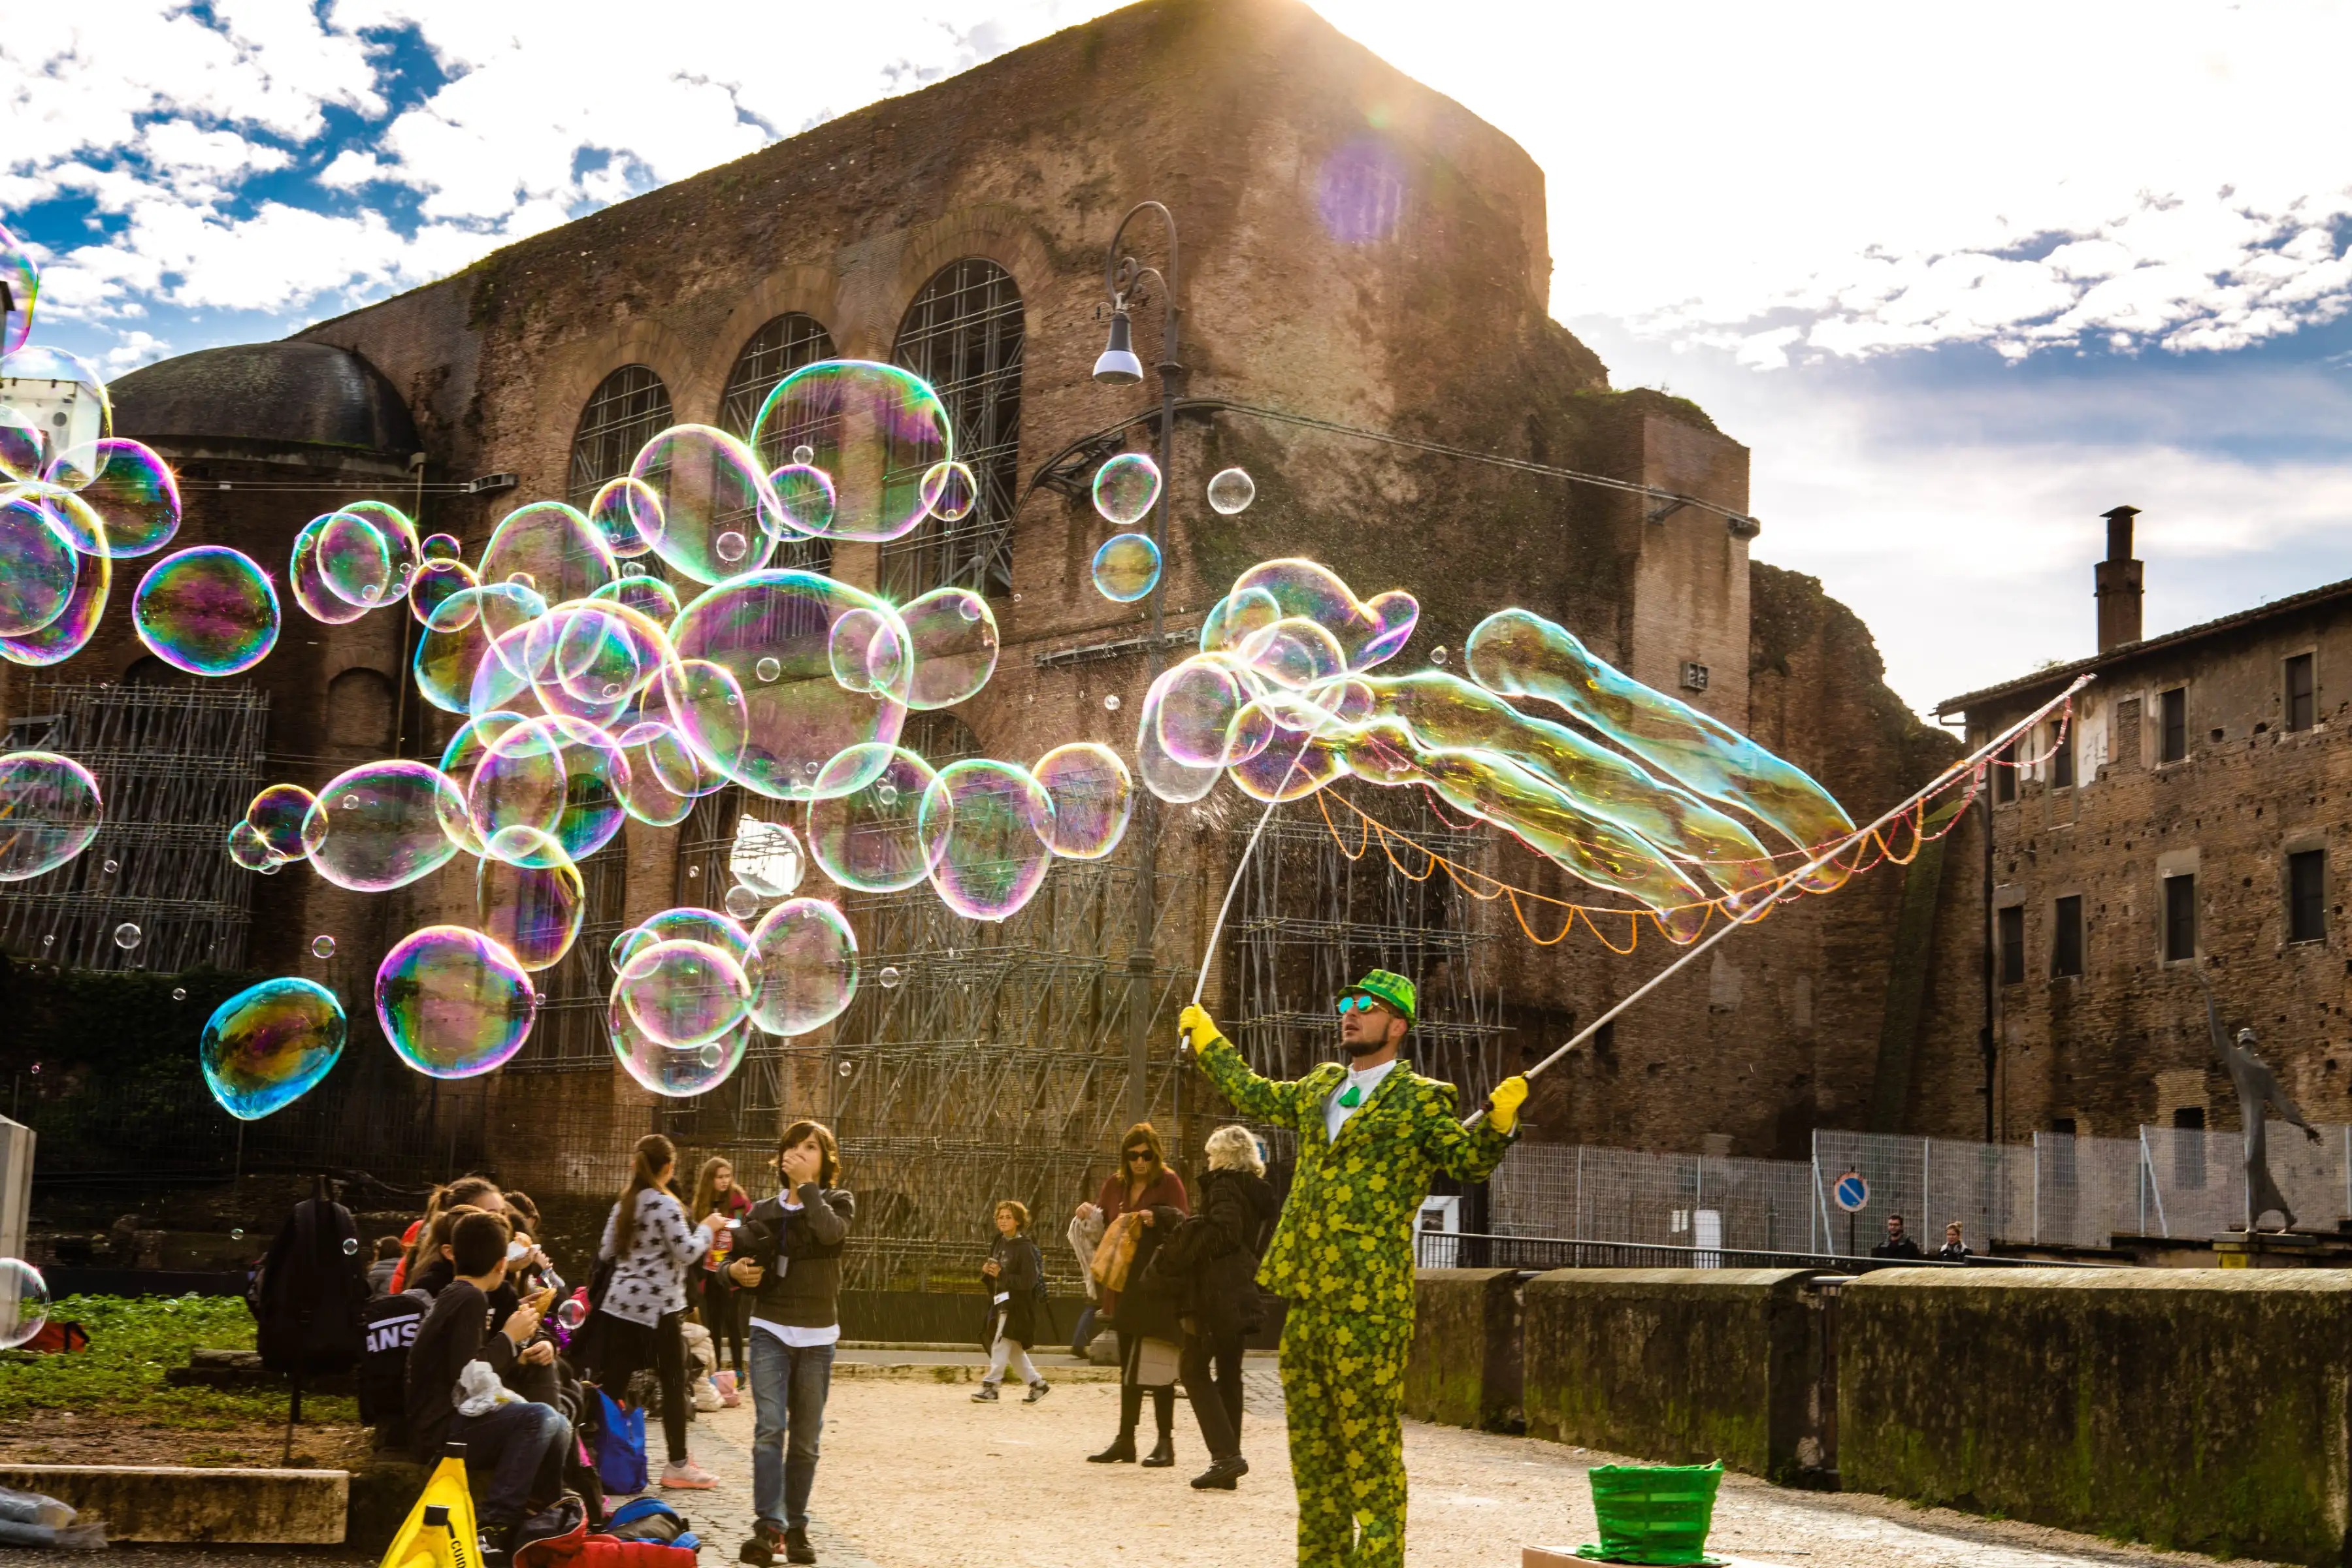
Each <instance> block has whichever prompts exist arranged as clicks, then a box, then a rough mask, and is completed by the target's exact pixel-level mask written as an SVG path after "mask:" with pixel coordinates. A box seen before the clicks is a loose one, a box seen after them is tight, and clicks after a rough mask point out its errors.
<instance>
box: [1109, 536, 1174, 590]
mask: <svg viewBox="0 0 2352 1568" xmlns="http://www.w3.org/2000/svg"><path fill="white" fill-rule="evenodd" d="M1094 577H1095V592H1097V593H1098V594H1100V595H1102V596H1103V597H1104V598H1106V599H1108V600H1110V601H1111V602H1112V603H1113V604H1116V605H1131V604H1133V603H1134V602H1135V601H1136V600H1138V599H1140V598H1142V597H1143V596H1144V595H1146V594H1149V593H1150V592H1151V590H1152V589H1153V588H1155V587H1157V586H1159V584H1160V546H1158V545H1157V544H1154V543H1152V542H1151V540H1150V536H1149V535H1147V534H1141V533H1118V534H1113V535H1112V536H1111V537H1110V538H1109V539H1108V540H1106V541H1104V542H1103V546H1102V548H1101V549H1099V550H1097V551H1096V552H1095V560H1094Z"/></svg>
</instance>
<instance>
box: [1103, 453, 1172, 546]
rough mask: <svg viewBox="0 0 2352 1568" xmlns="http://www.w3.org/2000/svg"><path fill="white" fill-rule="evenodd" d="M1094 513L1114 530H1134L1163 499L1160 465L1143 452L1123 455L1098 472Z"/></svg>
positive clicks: (1111, 460)
mask: <svg viewBox="0 0 2352 1568" xmlns="http://www.w3.org/2000/svg"><path fill="white" fill-rule="evenodd" d="M1094 493H1095V510H1097V511H1098V512H1100V513H1102V515H1103V518H1104V521H1108V523H1109V524H1110V525H1111V526H1112V527H1113V528H1133V527H1134V526H1135V525H1136V524H1137V523H1139V522H1141V521H1143V520H1144V519H1145V518H1147V517H1149V516H1150V515H1151V505H1152V503H1153V502H1154V501H1156V500H1159V499H1160V465H1159V464H1157V463H1155V462H1153V461H1152V460H1151V459H1150V458H1148V457H1146V456H1144V455H1143V454H1142V453H1141V452H1121V453H1120V454H1119V455H1118V457H1116V458H1112V459H1110V461H1108V462H1107V463H1105V464H1104V465H1103V466H1102V467H1101V468H1097V469H1096V470H1095V492H1094Z"/></svg>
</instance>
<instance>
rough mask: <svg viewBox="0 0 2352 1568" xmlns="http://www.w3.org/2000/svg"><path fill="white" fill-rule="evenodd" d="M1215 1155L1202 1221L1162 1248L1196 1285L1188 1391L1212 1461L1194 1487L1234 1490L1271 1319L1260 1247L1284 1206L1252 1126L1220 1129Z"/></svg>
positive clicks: (1187, 1325) (1165, 1259) (1204, 1186)
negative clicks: (1245, 1362)
mask: <svg viewBox="0 0 2352 1568" xmlns="http://www.w3.org/2000/svg"><path fill="white" fill-rule="evenodd" d="M1207 1152H1208V1157H1209V1170H1208V1173H1207V1174H1206V1175H1204V1176H1202V1178H1201V1215H1200V1218H1199V1219H1198V1220H1197V1221H1195V1222H1193V1223H1192V1224H1190V1225H1187V1226H1184V1227H1183V1228H1182V1229H1181V1230H1179V1231H1178V1232H1177V1233H1176V1239H1175V1241H1174V1243H1173V1244H1172V1245H1170V1246H1167V1247H1163V1249H1162V1252H1161V1257H1160V1262H1161V1265H1162V1267H1161V1268H1160V1270H1158V1272H1159V1273H1162V1274H1172V1273H1177V1272H1178V1271H1179V1270H1181V1278H1183V1279H1185V1280H1186V1282H1187V1283H1188V1284H1189V1286H1190V1292H1189V1295H1190V1300H1189V1301H1188V1302H1187V1303H1186V1305H1187V1308H1188V1310H1187V1311H1186V1312H1185V1314H1184V1317H1183V1326H1184V1356H1183V1363H1182V1364H1183V1373H1184V1397H1185V1398H1186V1399H1188V1400H1190V1401H1191V1402H1192V1415H1193V1416H1194V1418H1195V1419H1197V1420H1198V1421H1199V1422H1200V1423H1201V1440H1202V1442H1203V1443H1206V1444H1207V1445H1208V1446H1209V1468H1207V1469H1206V1470H1204V1471H1202V1473H1201V1474H1199V1475H1197V1476H1195V1477H1193V1478H1192V1484H1193V1485H1194V1486H1195V1487H1198V1488H1201V1489H1209V1488H1212V1487H1213V1488H1217V1489H1222V1490H1225V1491H1231V1490H1233V1489H1234V1482H1235V1481H1237V1480H1239V1479H1241V1478H1242V1477H1244V1476H1245V1475H1247V1474H1249V1461H1248V1460H1247V1459H1244V1458H1242V1351H1243V1345H1244V1342H1245V1341H1246V1340H1247V1339H1248V1337H1249V1335H1250V1334H1251V1332H1252V1331H1255V1329H1257V1328H1258V1327H1259V1326H1260V1324H1261V1323H1262V1322H1263V1321H1264V1313H1265V1309H1264V1304H1263V1302H1262V1300H1261V1299H1260V1297H1259V1295H1258V1289H1257V1261H1258V1254H1259V1252H1260V1251H1261V1250H1263V1248H1264V1247H1265V1238H1266V1236H1267V1234H1268V1233H1269V1230H1270V1228H1271V1226H1272V1225H1273V1223H1274V1219H1275V1215H1276V1214H1277V1213H1278V1212H1279V1211H1280V1209H1281V1206H1282V1205H1280V1204H1278V1203H1276V1201H1275V1196H1274V1188H1273V1187H1272V1186H1270V1185H1268V1184H1267V1183H1266V1179H1265V1161H1264V1160H1263V1159H1261V1158H1260V1157H1259V1155H1258V1152H1257V1139H1256V1138H1255V1136H1254V1135H1253V1134H1252V1133H1251V1132H1250V1130H1249V1129H1248V1128H1246V1127H1220V1128H1218V1129H1217V1130H1216V1131H1214V1132H1212V1133H1210V1134H1209V1142H1208V1149H1207ZM1212 1367H1213V1368H1214V1370H1215V1374H1216V1376H1215V1381H1214V1383H1213V1384H1212V1382H1211V1380H1210V1372H1211V1369H1212Z"/></svg>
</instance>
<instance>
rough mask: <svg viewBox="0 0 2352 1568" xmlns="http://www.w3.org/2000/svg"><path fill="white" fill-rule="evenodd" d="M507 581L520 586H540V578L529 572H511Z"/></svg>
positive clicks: (531, 587)
mask: <svg viewBox="0 0 2352 1568" xmlns="http://www.w3.org/2000/svg"><path fill="white" fill-rule="evenodd" d="M507 581H508V582H509V583H511V584H514V585H515V586H516V587H518V588H530V589H536V588H538V586H539V579H538V578H536V577H534V576H532V575H531V574H530V573H528V572H509V573H508V574H507Z"/></svg>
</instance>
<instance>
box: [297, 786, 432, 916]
mask: <svg viewBox="0 0 2352 1568" xmlns="http://www.w3.org/2000/svg"><path fill="white" fill-rule="evenodd" d="M319 805H320V810H321V811H322V812H323V813H324V815H325V816H326V819H327V834H326V837H324V838H322V839H320V842H319V846H318V847H317V848H316V849H314V850H312V851H311V853H310V863H311V864H312V865H313V866H316V867H317V868H319V875H320V876H321V877H324V878H326V879H327V880H329V881H330V882H332V883H334V884H335V886H337V887H339V888H349V889H352V891H353V892H359V893H382V892H388V891H390V890H391V889H394V888H398V887H404V886H405V885H406V884H408V883H410V882H414V881H415V880H416V879H418V878H419V877H422V876H425V874H426V873H428V872H430V871H432V870H434V869H435V868H437V867H439V866H440V865H441V864H442V863H443V862H445V861H446V860H447V859H448V858H450V857H451V856H452V855H455V854H456V853H457V849H458V847H459V845H460V844H461V843H462V842H463V838H464V834H465V829H466V802H465V798H464V797H463V796H462V795H459V794H458V793H457V786H456V785H454V784H451V783H450V782H449V780H448V777H447V775H446V774H444V773H442V772H441V770H440V769H438V768H436V767H435V766H433V765H432V764H431V763H415V762H396V761H395V762H381V763H362V764H361V765H360V766H358V767H356V768H352V769H351V770H349V771H348V772H346V773H338V774H337V775H336V776H335V777H334V778H333V779H332V780H331V781H330V782H329V783H328V784H327V787H326V788H324V789H322V790H320V792H319Z"/></svg>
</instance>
